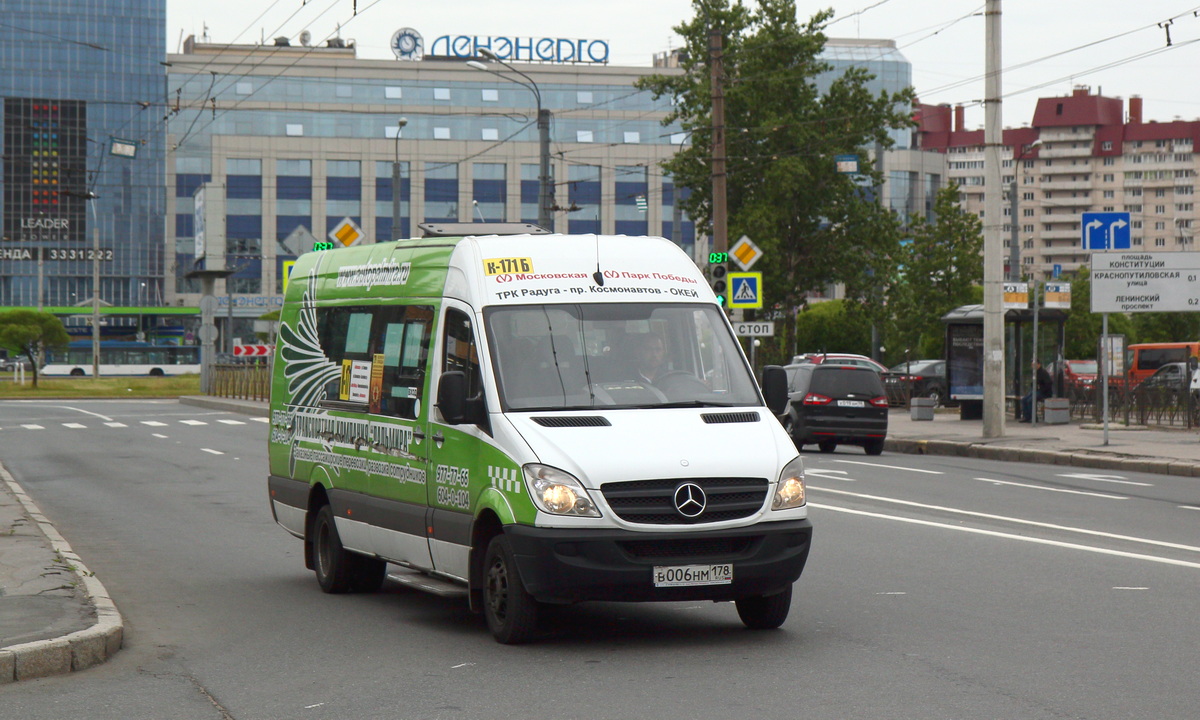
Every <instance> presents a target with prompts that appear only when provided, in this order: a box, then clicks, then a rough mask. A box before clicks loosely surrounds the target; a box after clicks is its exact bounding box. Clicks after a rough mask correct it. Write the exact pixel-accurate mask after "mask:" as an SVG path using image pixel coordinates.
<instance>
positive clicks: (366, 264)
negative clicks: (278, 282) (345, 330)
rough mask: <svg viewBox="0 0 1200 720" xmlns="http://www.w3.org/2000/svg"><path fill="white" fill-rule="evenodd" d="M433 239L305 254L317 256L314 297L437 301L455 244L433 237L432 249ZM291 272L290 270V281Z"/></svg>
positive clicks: (324, 298)
mask: <svg viewBox="0 0 1200 720" xmlns="http://www.w3.org/2000/svg"><path fill="white" fill-rule="evenodd" d="M432 240H434V239H431V240H429V241H424V242H420V241H412V240H400V241H396V242H388V243H378V244H375V245H365V246H362V247H351V248H343V249H340V250H324V251H321V252H318V253H309V254H313V255H317V256H319V257H317V258H316V262H317V265H316V272H317V273H318V288H319V292H318V293H317V297H318V298H319V299H320V300H322V301H324V300H332V301H341V300H369V299H373V298H374V299H389V298H406V297H441V296H442V290H443V288H445V286H446V268H447V265H448V264H449V262H450V254H451V253H452V252H454V246H455V245H457V244H458V242H459V239H457V238H436V241H437V242H436V244H434V243H433V242H432ZM297 263H299V261H297ZM295 273H296V270H295V268H293V270H292V274H293V277H295ZM288 290H289V291H290V290H291V282H290V281H289V283H288ZM289 294H290V293H289Z"/></svg>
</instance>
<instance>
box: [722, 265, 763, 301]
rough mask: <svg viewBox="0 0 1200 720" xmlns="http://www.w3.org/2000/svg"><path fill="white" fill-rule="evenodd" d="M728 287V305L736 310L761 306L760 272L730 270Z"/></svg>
mask: <svg viewBox="0 0 1200 720" xmlns="http://www.w3.org/2000/svg"><path fill="white" fill-rule="evenodd" d="M729 289H730V292H729V307H731V308H733V309H735V310H736V309H739V308H743V309H750V308H761V307H762V306H763V296H762V273H760V272H731V273H729Z"/></svg>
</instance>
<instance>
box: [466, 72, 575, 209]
mask: <svg viewBox="0 0 1200 720" xmlns="http://www.w3.org/2000/svg"><path fill="white" fill-rule="evenodd" d="M479 54H480V55H482V56H483V57H485V58H487V59H488V60H489V61H491V62H495V63H500V64H501V65H503V66H504V67H506V68H508V69H509V70H511V71H513V72H514V73H516V74H517V75H520V76H521V77H523V78H525V80H526V82H521V81H520V80H515V79H513V78H511V77H508V76H507V75H504V74H502V73H499V72H497V71H495V70H493V69H491V68H490V67H488V66H487V65H485V64H483V63H481V62H479V61H478V60H468V61H467V65H468V66H469V67H472V68H475V69H476V70H482V71H484V72H489V73H492V74H493V75H496V76H497V77H501V78H504V79H505V80H508V81H509V82H512V83H516V84H517V85H520V86H522V87H524V88H527V89H528V90H529V91H530V92H532V93H533V99H534V101H535V102H536V103H537V129H538V225H540V226H541V227H544V228H546V229H547V230H550V231H551V232H553V231H554V220H553V218H552V217H551V206H552V205H553V197H554V192H553V190H552V188H551V183H550V110H549V109H547V108H544V107H542V91H541V90H539V89H538V85H537V83H536V82H534V81H533V78H531V77H529V76H528V75H526V74H525V73H523V72H521V71H520V70H518V69H516V68H515V67H513V66H512V65H509V64H508V63H506V62H504V61H503V60H501V59H500V58H499V57H497V56H496V53H494V52H492V51H491V50H489V49H487V48H479Z"/></svg>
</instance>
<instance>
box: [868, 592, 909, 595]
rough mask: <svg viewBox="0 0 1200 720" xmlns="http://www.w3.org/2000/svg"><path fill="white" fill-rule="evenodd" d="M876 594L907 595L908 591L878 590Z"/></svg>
mask: <svg viewBox="0 0 1200 720" xmlns="http://www.w3.org/2000/svg"><path fill="white" fill-rule="evenodd" d="M875 594H876V595H907V594H908V593H906V592H878V593H875Z"/></svg>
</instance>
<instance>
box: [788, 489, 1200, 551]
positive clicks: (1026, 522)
mask: <svg viewBox="0 0 1200 720" xmlns="http://www.w3.org/2000/svg"><path fill="white" fill-rule="evenodd" d="M808 489H809V490H817V491H818V492H827V493H833V494H835V495H849V496H850V497H856V498H862V499H864V500H878V501H880V502H887V503H893V504H895V505H907V506H909V507H918V508H922V509H925V510H937V511H939V512H949V513H957V514H959V515H969V516H970V517H977V518H983V519H985V520H1002V521H1004V522H1009V523H1013V524H1015V525H1031V526H1033V527H1040V528H1046V529H1048V530H1062V531H1065V532H1073V533H1079V534H1081V535H1092V536H1094V537H1102V538H1108V539H1110V540H1124V541H1127V542H1135V543H1141V544H1143V545H1155V546H1157V547H1165V548H1172V549H1174V550H1187V551H1189V552H1197V553H1200V547H1196V546H1195V545H1180V544H1179V543H1173V542H1165V541H1163V540H1151V539H1149V538H1140V537H1133V536H1131V535H1117V534H1116V533H1108V532H1102V531H1100V530H1088V529H1087V528H1077V527H1070V526H1068V525H1055V524H1053V523H1044V522H1038V521H1036V520H1023V519H1021V518H1015V517H1009V516H1008V515H992V514H990V513H981V512H975V511H974V510H960V509H959V508H952V507H945V506H942V505H926V504H925V503H919V502H913V501H911V500H900V499H898V498H889V497H881V496H879V495H864V494H862V493H856V492H850V491H849V490H834V489H833V488H819V487H813V486H812V485H809V486H808ZM1196 509H1197V510H1200V508H1196Z"/></svg>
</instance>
